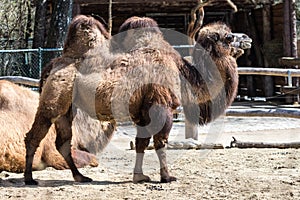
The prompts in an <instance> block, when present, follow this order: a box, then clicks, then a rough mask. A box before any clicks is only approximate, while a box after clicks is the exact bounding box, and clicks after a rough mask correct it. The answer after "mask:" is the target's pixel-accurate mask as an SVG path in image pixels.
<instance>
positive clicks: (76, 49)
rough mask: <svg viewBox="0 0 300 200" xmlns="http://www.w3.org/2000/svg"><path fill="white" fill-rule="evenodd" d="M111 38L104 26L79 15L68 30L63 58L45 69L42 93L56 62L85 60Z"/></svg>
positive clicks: (54, 61) (88, 17)
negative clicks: (85, 57)
mask: <svg viewBox="0 0 300 200" xmlns="http://www.w3.org/2000/svg"><path fill="white" fill-rule="evenodd" d="M109 38H110V35H109V33H108V32H107V31H106V29H105V28H104V26H103V25H102V24H101V23H100V22H99V21H97V20H96V19H94V18H93V17H91V16H85V15H77V16H76V17H74V19H73V20H72V22H71V23H70V26H69V28H68V33H67V38H66V41H65V44H64V48H63V57H60V58H57V59H53V60H52V61H50V63H49V64H47V65H46V67H44V68H43V71H42V74H41V81H40V88H39V89H40V93H41V92H42V88H43V84H44V83H45V81H46V79H47V77H48V76H49V74H50V71H51V70H52V68H53V67H55V65H57V64H56V62H59V60H61V59H66V58H71V59H74V62H76V61H77V62H78V60H80V59H83V58H84V56H85V54H86V53H87V52H88V51H89V50H90V49H92V48H94V47H95V46H96V45H97V44H99V43H101V42H103V41H105V40H107V39H109Z"/></svg>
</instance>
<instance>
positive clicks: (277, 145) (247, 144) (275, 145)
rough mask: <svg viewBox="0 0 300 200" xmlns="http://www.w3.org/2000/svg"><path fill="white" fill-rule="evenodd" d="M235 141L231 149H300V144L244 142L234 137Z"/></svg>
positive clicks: (231, 143)
mask: <svg viewBox="0 0 300 200" xmlns="http://www.w3.org/2000/svg"><path fill="white" fill-rule="evenodd" d="M232 138H233V141H231V142H230V148H279V149H287V148H296V149H298V148H300V142H290V143H265V142H242V141H239V140H236V139H235V137H232Z"/></svg>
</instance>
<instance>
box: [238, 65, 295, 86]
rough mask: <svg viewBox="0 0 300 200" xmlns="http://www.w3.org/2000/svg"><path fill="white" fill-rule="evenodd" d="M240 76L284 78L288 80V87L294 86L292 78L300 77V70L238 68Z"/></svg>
mask: <svg viewBox="0 0 300 200" xmlns="http://www.w3.org/2000/svg"><path fill="white" fill-rule="evenodd" d="M238 72H239V75H264V76H284V77H287V78H288V86H292V78H293V77H300V70H299V69H278V68H256V67H238Z"/></svg>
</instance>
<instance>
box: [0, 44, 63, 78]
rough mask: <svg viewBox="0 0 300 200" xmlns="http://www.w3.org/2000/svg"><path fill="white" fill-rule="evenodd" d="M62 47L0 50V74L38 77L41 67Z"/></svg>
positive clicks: (60, 50) (59, 53)
mask: <svg viewBox="0 0 300 200" xmlns="http://www.w3.org/2000/svg"><path fill="white" fill-rule="evenodd" d="M61 52H62V48H47V49H43V48H38V49H15V50H0V76H23V77H30V78H36V79H38V78H40V75H41V70H42V67H43V66H45V65H46V64H47V63H48V62H49V61H50V60H51V59H53V58H54V57H57V56H59V55H61Z"/></svg>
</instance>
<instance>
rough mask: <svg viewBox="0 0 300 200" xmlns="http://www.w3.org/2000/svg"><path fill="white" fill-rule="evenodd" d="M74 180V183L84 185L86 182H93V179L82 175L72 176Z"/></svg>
mask: <svg viewBox="0 0 300 200" xmlns="http://www.w3.org/2000/svg"><path fill="white" fill-rule="evenodd" d="M74 180H75V181H76V182H80V183H86V182H92V181H93V179H91V178H89V177H86V176H83V175H77V176H74Z"/></svg>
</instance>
